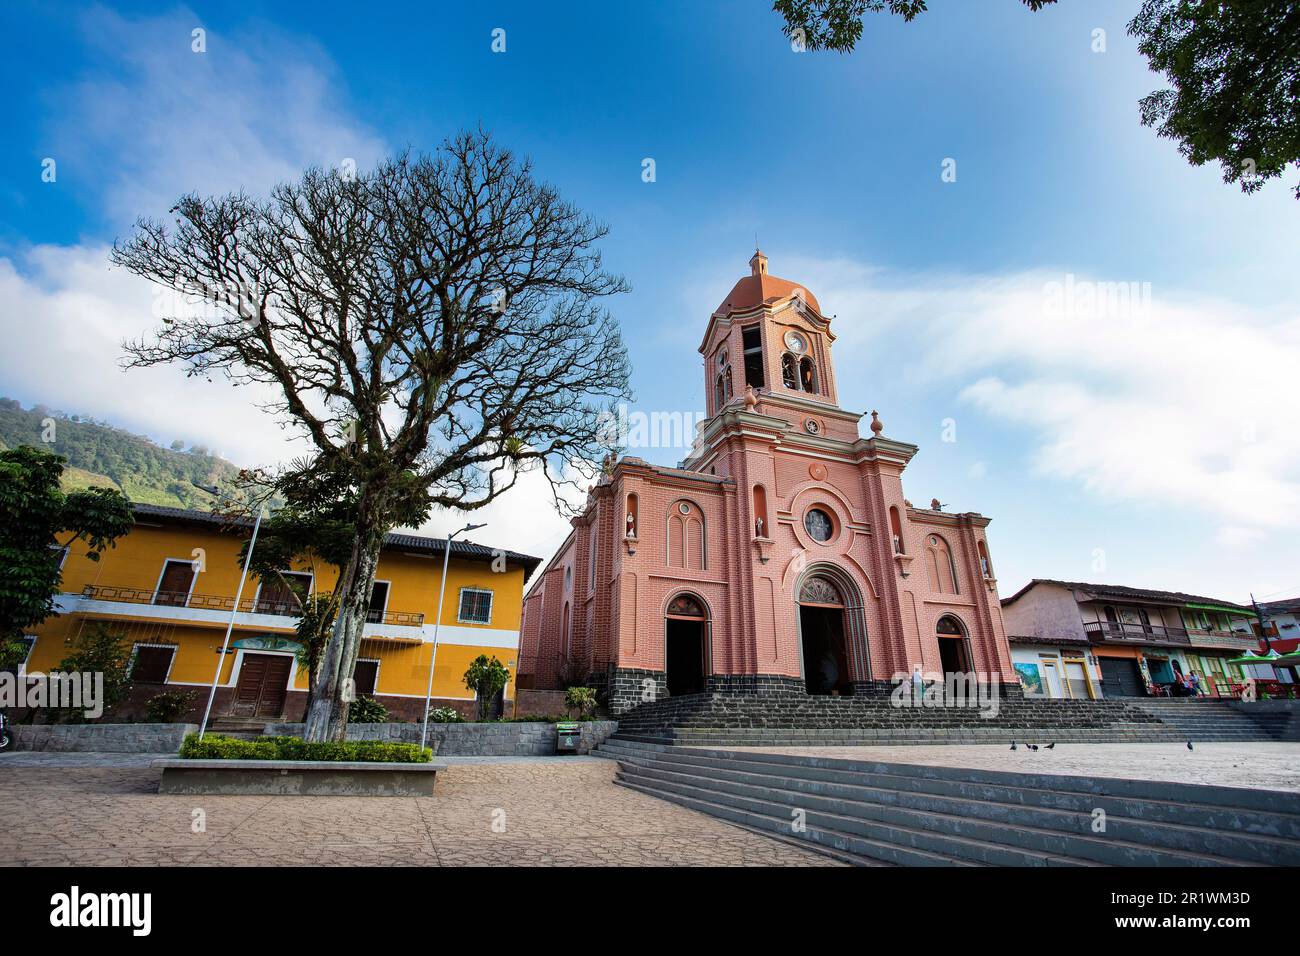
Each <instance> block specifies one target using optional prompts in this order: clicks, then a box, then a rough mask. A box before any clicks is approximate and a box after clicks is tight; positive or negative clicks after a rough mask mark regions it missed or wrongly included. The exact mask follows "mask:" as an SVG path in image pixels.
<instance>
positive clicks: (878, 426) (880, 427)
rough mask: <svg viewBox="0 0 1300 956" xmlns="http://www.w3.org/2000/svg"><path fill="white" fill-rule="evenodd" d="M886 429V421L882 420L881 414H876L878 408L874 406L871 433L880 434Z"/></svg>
mask: <svg viewBox="0 0 1300 956" xmlns="http://www.w3.org/2000/svg"><path fill="white" fill-rule="evenodd" d="M884 430H885V423H884V422H882V421H881V420H880V416H879V415H877V414H876V410H875V409H874V408H873V409H872V410H871V433H872V434H873V435H879V434H880V433H881V432H883V431H884Z"/></svg>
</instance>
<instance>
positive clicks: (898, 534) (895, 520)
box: [889, 505, 907, 554]
mask: <svg viewBox="0 0 1300 956" xmlns="http://www.w3.org/2000/svg"><path fill="white" fill-rule="evenodd" d="M889 536H890V539H891V540H892V541H893V542H894V554H906V553H907V551H906V550H905V549H904V548H903V522H902V520H901V519H900V518H899V516H898V506H897V505H890V506H889Z"/></svg>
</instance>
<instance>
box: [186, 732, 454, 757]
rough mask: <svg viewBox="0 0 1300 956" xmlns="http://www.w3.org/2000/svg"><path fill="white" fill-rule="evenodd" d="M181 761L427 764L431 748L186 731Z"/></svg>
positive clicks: (410, 745) (383, 743) (381, 741)
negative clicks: (200, 736) (249, 736)
mask: <svg viewBox="0 0 1300 956" xmlns="http://www.w3.org/2000/svg"><path fill="white" fill-rule="evenodd" d="M180 756H181V758H182V759H183V760H318V761H327V762H346V763H429V762H431V761H432V760H433V750H432V749H431V748H429V747H425V748H424V749H423V750H421V749H420V747H419V745H418V744H407V743H393V742H389V741H383V740H345V741H341V742H335V741H327V742H323V743H315V742H308V741H305V740H303V739H302V738H301V737H259V738H258V739H256V740H240V739H238V738H235V737H225V736H223V735H221V734H205V735H204V737H203V739H202V740H200V739H199V735H198V734H189V735H187V736H186V738H185V740H184V742H183V743H182V744H181V750H180Z"/></svg>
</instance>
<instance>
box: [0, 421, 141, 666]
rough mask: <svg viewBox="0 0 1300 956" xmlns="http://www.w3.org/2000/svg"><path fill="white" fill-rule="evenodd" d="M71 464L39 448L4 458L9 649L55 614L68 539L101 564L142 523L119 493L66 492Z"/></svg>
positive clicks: (2, 575) (1, 505)
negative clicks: (62, 483)
mask: <svg viewBox="0 0 1300 956" xmlns="http://www.w3.org/2000/svg"><path fill="white" fill-rule="evenodd" d="M63 464H64V459H63V458H61V457H60V456H58V455H52V454H50V453H49V452H45V451H41V450H40V449H37V448H30V447H26V446H23V447H20V448H14V449H10V450H8V451H3V452H0V640H3V641H5V642H6V643H9V642H12V641H15V640H17V639H19V638H20V637H21V636H22V634H23V632H24V631H25V630H26V629H27V628H29V627H32V626H33V625H36V624H39V623H40V622H41V621H43V620H45V619H46V618H47V617H49V616H50V615H52V614H53V613H54V597H55V595H56V594H58V593H59V578H60V577H61V574H62V571H61V564H62V553H61V549H60V548H59V545H60V541H59V538H60V536H63V538H64V539H65V541H66V543H67V544H68V545H69V546H71V545H73V544H75V543H76V542H78V541H80V542H83V543H84V544H85V546H86V549H87V552H86V553H87V556H88V557H89V558H90V559H91V560H92V561H98V560H99V556H100V554H101V553H102V552H103V551H104V549H105V548H108V547H109V546H111V545H112V544H113V542H114V541H116V540H117V539H118V538H119V537H121V536H122V535H124V534H126V533H127V531H129V530H130V528H131V525H132V523H133V522H134V519H133V518H132V515H131V503H130V501H128V500H127V499H126V497H125V496H124V495H123V494H122V493H121V492H119V491H116V490H113V489H110V488H87V489H85V490H82V491H74V492H71V493H68V494H64V493H63V492H62V491H61V490H60V488H59V478H60V476H61V475H62V474H63ZM68 535H71V538H70V539H69V538H68V537H67V536H68Z"/></svg>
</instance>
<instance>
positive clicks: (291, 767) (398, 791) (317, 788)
mask: <svg viewBox="0 0 1300 956" xmlns="http://www.w3.org/2000/svg"><path fill="white" fill-rule="evenodd" d="M153 766H154V767H156V768H159V769H161V770H162V779H161V780H160V781H159V783H158V792H159V793H215V794H232V795H233V794H279V795H288V796H304V797H431V796H433V782H434V778H435V776H436V775H437V773H438V771H439V770H446V769H447V765H446V764H445V763H367V762H363V761H343V760H182V759H180V758H172V757H169V758H165V759H162V760H155V761H154V762H153Z"/></svg>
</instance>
